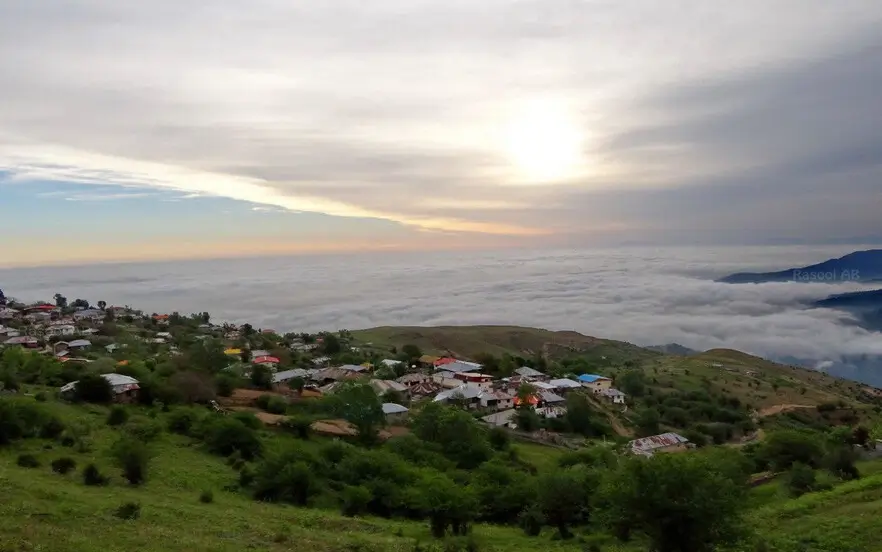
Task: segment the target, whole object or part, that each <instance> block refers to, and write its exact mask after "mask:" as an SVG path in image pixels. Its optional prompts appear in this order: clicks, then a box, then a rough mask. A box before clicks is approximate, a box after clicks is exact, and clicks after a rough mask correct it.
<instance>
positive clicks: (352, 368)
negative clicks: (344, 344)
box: [340, 364, 369, 374]
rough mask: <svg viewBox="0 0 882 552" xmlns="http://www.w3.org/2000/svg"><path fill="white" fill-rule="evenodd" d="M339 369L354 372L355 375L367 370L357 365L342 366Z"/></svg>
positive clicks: (365, 367)
mask: <svg viewBox="0 0 882 552" xmlns="http://www.w3.org/2000/svg"><path fill="white" fill-rule="evenodd" d="M340 369H341V370H349V371H350V372H355V373H356V374H358V373H361V372H365V371H367V370H369V368H368V367H367V366H361V365H358V364H344V365H343V366H340Z"/></svg>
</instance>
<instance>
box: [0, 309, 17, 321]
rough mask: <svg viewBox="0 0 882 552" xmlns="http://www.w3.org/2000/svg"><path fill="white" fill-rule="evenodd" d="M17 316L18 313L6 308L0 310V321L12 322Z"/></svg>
mask: <svg viewBox="0 0 882 552" xmlns="http://www.w3.org/2000/svg"><path fill="white" fill-rule="evenodd" d="M16 316H18V311H17V310H15V309H10V308H8V307H2V308H0V320H12V319H13V318H15V317H16Z"/></svg>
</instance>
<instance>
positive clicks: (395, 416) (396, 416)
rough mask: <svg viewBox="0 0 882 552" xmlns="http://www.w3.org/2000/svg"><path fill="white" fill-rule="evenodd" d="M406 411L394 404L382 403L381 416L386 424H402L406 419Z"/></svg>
mask: <svg viewBox="0 0 882 552" xmlns="http://www.w3.org/2000/svg"><path fill="white" fill-rule="evenodd" d="M407 413H408V409H407V407H405V406H401V405H400V404H396V403H383V414H384V415H385V416H386V421H387V422H390V423H392V422H403V421H404V420H405V419H406V418H407Z"/></svg>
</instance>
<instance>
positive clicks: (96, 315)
mask: <svg viewBox="0 0 882 552" xmlns="http://www.w3.org/2000/svg"><path fill="white" fill-rule="evenodd" d="M73 317H74V320H76V321H77V322H100V321H102V320H104V311H102V310H98V309H84V310H81V311H77V312H75V313H73Z"/></svg>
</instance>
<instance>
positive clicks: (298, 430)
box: [281, 416, 312, 439]
mask: <svg viewBox="0 0 882 552" xmlns="http://www.w3.org/2000/svg"><path fill="white" fill-rule="evenodd" d="M281 425H282V429H284V430H286V431H288V432H289V433H292V434H293V435H295V436H296V437H299V438H300V439H309V432H310V428H311V427H312V418H309V417H307V416H291V417H289V418H287V419H285V420H283V421H282V424H281Z"/></svg>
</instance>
